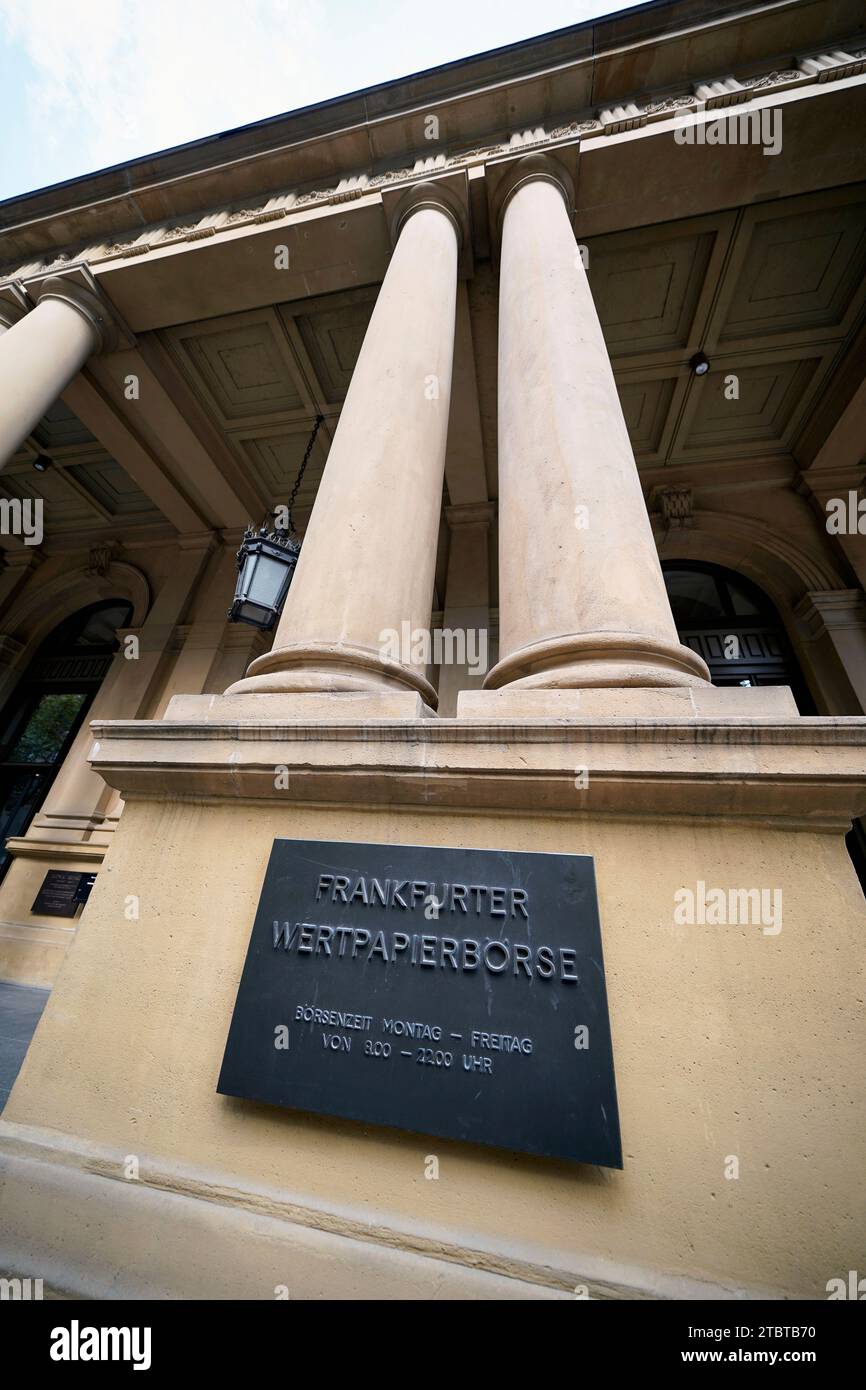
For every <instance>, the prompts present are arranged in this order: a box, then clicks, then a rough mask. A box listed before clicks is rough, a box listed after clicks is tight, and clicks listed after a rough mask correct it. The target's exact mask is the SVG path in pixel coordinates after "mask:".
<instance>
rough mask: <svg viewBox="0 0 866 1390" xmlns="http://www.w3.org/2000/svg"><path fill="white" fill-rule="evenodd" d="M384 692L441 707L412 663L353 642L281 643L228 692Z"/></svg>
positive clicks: (258, 693) (285, 693)
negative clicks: (411, 694)
mask: <svg viewBox="0 0 866 1390" xmlns="http://www.w3.org/2000/svg"><path fill="white" fill-rule="evenodd" d="M383 690H385V691H390V690H398V691H399V690H402V691H406V690H410V691H413V692H414V691H417V693H418V694H419V695H420V696H421V698H422V699H423V701H424V703H425V704H426V705H428V706H429V707H430V709H435V708H436V705H437V702H438V696H437V694H436V691H435V689H434V687H433V686H432V685H431V684H430V682H429V681H428V680H426V679H425V677H424V676H422V675H420V674H419V672H418V671H416V670H414V669H413V668H412V667H411V666H405V665H404V664H403V663H402V662H399V661H393V660H391V659H390V658H389V657H387V656H382V655H381V654H380V653H379V652H377V651H375V650H374V649H373V648H372V647H359V646H354V645H352V644H350V643H342V642H341V643H329V642H309V643H306V644H305V645H304V646H293V647H277V648H274V649H273V650H272V651H269V652H265V654H264V656H259V657H257V658H256V660H255V661H253V662H252V663H251V665H250V666H249V668H248V670H247V674H246V676H245V677H244V679H243V680H240V681H235V682H234V684H233V685H230V686H229V688H228V690H227V691H226V692H225V693H226V695H265V694H272V695H287V694H324V693H328V692H330V693H338V692H342V693H362V694H378V693H381V692H382V691H383Z"/></svg>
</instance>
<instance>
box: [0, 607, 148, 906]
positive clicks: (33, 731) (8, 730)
mask: <svg viewBox="0 0 866 1390" xmlns="http://www.w3.org/2000/svg"><path fill="white" fill-rule="evenodd" d="M131 616H132V604H131V603H130V602H129V601H128V600H126V599H119V598H118V599H105V600H103V601H102V602H100V603H92V604H89V605H88V607H86V608H82V609H79V611H78V612H77V613H73V614H72V616H71V617H69V618H66V619H65V620H64V621H63V622H62V623H60V624H59V625H58V626H57V627H56V628H55V629H54V630H53V632H52V633H51V634H50V635H49V636H48V637H47V638H46V639H45V641H44V642H43V643H42V645H41V646H40V648H39V650H38V651H37V653H36V655H35V656H34V658H33V660H32V661H31V663H30V665H29V667H28V668H27V671H26V673H25V675H24V677H23V678H22V680H21V681H20V683H19V685H18V687H17V689H16V690H15V692H14V694H13V695H12V697H11V698H10V700H9V703H8V705H7V707H6V709H5V710H4V712H3V716H2V720H0V880H2V878H3V875H4V874H5V873H6V870H7V868H8V866H9V862H10V856H9V855H8V853H7V851H6V841H7V839H8V838H9V837H10V836H14V835H23V834H24V833H25V831H26V830H27V827H28V826H29V824H30V822H31V821H32V819H33V817H34V816H35V815H36V812H37V811H38V810H39V808H40V806H41V805H42V803H43V801H44V800H45V797H46V796H47V794H48V791H49V789H50V787H51V784H52V782H53V781H54V778H55V777H56V776H57V773H58V772H59V770H60V767H61V765H62V763H63V759H64V758H65V757H66V754H67V753H68V751H69V749H70V747H71V745H72V742H73V739H74V738H75V735H76V734H77V732H78V730H79V728H80V727H81V724H82V723H83V722H84V720H85V718H86V717H87V712H88V710H89V709H90V706H91V704H92V703H93V699H94V696H95V695H96V693H97V691H98V690H99V687H100V685H101V684H102V681H103V679H104V677H105V675H106V673H107V671H108V668H109V666H110V665H111V661H112V657H113V656H114V653H115V652H116V651H117V648H118V640H117V636H116V633H117V629H118V628H122V627H125V626H127V625H128V624H129V621H130V618H131Z"/></svg>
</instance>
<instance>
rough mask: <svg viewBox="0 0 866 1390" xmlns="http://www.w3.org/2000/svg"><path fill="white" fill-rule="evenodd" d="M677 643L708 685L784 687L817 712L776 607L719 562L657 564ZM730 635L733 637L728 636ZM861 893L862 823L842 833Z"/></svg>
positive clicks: (865, 879)
mask: <svg viewBox="0 0 866 1390" xmlns="http://www.w3.org/2000/svg"><path fill="white" fill-rule="evenodd" d="M662 571H663V573H664V577H665V586H666V588H667V591H668V598H669V599H670V604H671V610H672V612H673V615H674V622H675V623H676V625H677V632H678V633H679V638H680V641H681V642H684V643H685V645H686V646H687V647H691V648H692V650H693V651H696V652H698V653H699V655H700V656H702V657H703V658H704V661H705V662H706V663H707V666H708V667H709V669H710V677H711V679H712V682H713V685H788V686H790V687H791V693H792V694H793V696H794V699H795V700H796V702H797V709H798V710H799V711H800V713H801V714H817V710H816V708H815V703H814V701H813V699H812V696H811V695H810V693H809V687H808V686H807V685H806V681H805V679H804V677H803V672H802V671H801V669H800V664H799V662H798V661H797V658H796V656H795V655H794V652H793V650H792V648H791V644H790V642H789V641H788V636H787V633H786V632H785V628H784V625H783V623H782V620H781V618H780V617H779V614H778V612H777V610H776V607H775V605H774V604H773V603H772V601H771V600H770V599H769V598H768V597H767V595H766V594H765V593H764V592H763V590H762V589H759V588H758V586H757V585H756V584H753V583H752V582H751V580H749V579H745V578H744V577H743V576H742V575H740V574H735V573H734V571H733V570H729V569H725V568H724V567H723V566H722V565H710V564H706V563H704V562H702V561H699V560H665V561H663V562H662ZM732 639H733V640H732ZM845 843H846V845H847V846H848V853H849V854H850V856H851V862H852V863H853V865H854V868H855V870H856V871H857V877H858V878H859V879H860V883H861V886H862V888H863V891H864V893H866V827H864V823H863V821H855V822H854V824H853V826H852V827H851V829H850V830H849V831H848V834H847V835H846V837H845Z"/></svg>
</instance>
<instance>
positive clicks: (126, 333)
mask: <svg viewBox="0 0 866 1390" xmlns="http://www.w3.org/2000/svg"><path fill="white" fill-rule="evenodd" d="M20 288H21V289H22V290H23V291H24V292H25V294H24V299H25V302H26V303H27V307H29V306H30V305H38V304H41V303H43V301H46V300H52V299H54V300H59V301H60V303H62V304H68V305H69V307H70V308H72V309H74V310H75V311H76V312H77V313H78V314H80V315H81V317H82V318H83V319H84V320H85V321H86V323H87V324H88V326H89V328H90V330H91V333H92V336H93V343H94V346H93V351H94V352H99V353H101V352H118V351H120V350H121V349H122V348H131V347H135V334H134V333H133V332H132V330H131V329H130V328H129V326H128V324H126V323H125V322H124V320H123V318H122V317H121V315H120V314H119V313H118V311H117V310H116V309H115V307H114V305H113V304H112V303H111V300H110V299H109V298H108V296H107V294H106V293H105V291H104V290H103V288H102V286H101V284H100V283H99V281H98V280H97V279H96V278H95V276H94V275H93V272H92V271H91V269H90V266H89V265H88V264H87V262H86V261H76V262H74V263H72V264H70V265H68V266H65V267H64V268H63V269H62V270H60V271H52V272H51V274H49V275H34V276H31V277H29V278H28V279H27V280H25V281H22V282H21V285H20Z"/></svg>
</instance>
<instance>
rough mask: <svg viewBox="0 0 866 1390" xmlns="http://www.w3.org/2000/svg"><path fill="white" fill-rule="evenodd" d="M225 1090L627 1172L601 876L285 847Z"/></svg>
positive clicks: (377, 851) (559, 863)
mask: <svg viewBox="0 0 866 1390" xmlns="http://www.w3.org/2000/svg"><path fill="white" fill-rule="evenodd" d="M217 1089H218V1091H220V1092H221V1093H222V1094H223V1095H230V1096H241V1097H244V1098H246V1099H248V1100H257V1101H265V1102H268V1103H270V1104H274V1105H285V1106H290V1107H292V1108H293V1109H297V1110H307V1111H313V1112H316V1113H318V1114H324V1115H336V1116H342V1117H344V1118H348V1119H353V1120H363V1121H367V1122H368V1123H372V1124H381V1125H390V1126H396V1127H399V1128H401V1129H407V1130H414V1131H418V1132H420V1133H423V1134H431V1135H440V1136H442V1137H444V1138H449V1139H463V1140H469V1141H472V1142H475V1143H481V1144H492V1145H496V1146H497V1147H500V1148H507V1149H517V1150H522V1151H523V1152H526V1153H532V1154H542V1155H545V1156H547V1157H553V1158H565V1159H572V1160H574V1161H576V1162H581V1163H595V1164H601V1165H604V1166H605V1167H609V1168H621V1167H622V1151H621V1147H620V1136H619V1117H618V1112H617V1103H616V1086H615V1081H614V1068H613V1051H612V1047H611V1038H610V1025H609V1021H608V1010H607V995H606V991H605V980H604V962H603V959H602V949H601V931H600V927H599V919H598V899H597V894H596V888H595V872H594V866H593V860H592V858H591V857H590V856H588V855H579V854H527V853H523V852H520V853H517V852H515V853H512V852H509V851H499V850H477V849H442V848H436V847H432V846H421V845H365V844H342V843H332V842H327V841H317V840H275V841H274V845H273V849H272V851H271V857H270V861H269V863H268V868H267V873H266V874H265V881H264V885H263V887H262V893H261V898H260V899H259V906H258V911H257V913H256V919H255V923H254V925H253V930H252V935H251V937H250V944H249V948H248V950H247V958H246V963H245V965H244V969H243V974H242V975H241V981H240V986H239V988H238V996H237V1001H236V1003H235V1009H234V1014H233V1016H232V1021H231V1027H230V1029H229V1035H228V1041H227V1043H226V1049H225V1056H224V1058H223V1064H222V1070H221V1072H220V1077H219V1082H218V1086H217Z"/></svg>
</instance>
